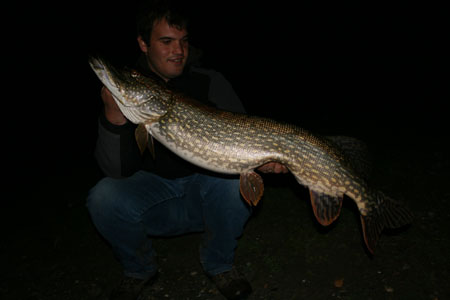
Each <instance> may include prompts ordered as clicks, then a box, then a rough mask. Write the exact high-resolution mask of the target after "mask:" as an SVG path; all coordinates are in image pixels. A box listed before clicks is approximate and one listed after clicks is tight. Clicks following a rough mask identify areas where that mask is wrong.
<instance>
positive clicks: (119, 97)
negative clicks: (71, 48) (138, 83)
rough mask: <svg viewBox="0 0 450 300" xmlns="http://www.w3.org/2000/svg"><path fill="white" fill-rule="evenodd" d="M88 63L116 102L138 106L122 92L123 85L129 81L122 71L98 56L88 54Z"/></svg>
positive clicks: (128, 105)
mask: <svg viewBox="0 0 450 300" xmlns="http://www.w3.org/2000/svg"><path fill="white" fill-rule="evenodd" d="M89 64H90V66H91V68H92V70H94V72H95V73H96V74H97V77H98V78H99V79H100V81H101V82H102V83H103V85H104V86H105V87H106V88H107V89H108V90H109V91H110V92H111V94H112V96H113V97H114V99H115V100H116V101H117V102H119V103H120V104H122V105H123V106H125V107H136V106H138V105H132V104H130V103H129V101H127V100H126V98H125V97H124V95H123V93H122V92H123V87H124V86H125V85H126V83H127V81H129V79H127V78H126V75H125V74H124V73H123V72H119V71H118V70H117V69H116V68H115V67H114V66H113V65H111V64H110V63H108V62H107V61H106V60H104V59H102V58H101V57H98V56H90V57H89Z"/></svg>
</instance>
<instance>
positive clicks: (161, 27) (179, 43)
mask: <svg viewBox="0 0 450 300" xmlns="http://www.w3.org/2000/svg"><path fill="white" fill-rule="evenodd" d="M138 43H139V47H140V48H141V50H142V51H143V52H144V53H145V56H146V57H147V61H148V63H149V66H150V69H151V70H152V71H153V72H155V73H156V74H157V75H159V76H160V77H161V78H162V79H164V80H165V81H168V80H169V79H172V78H175V77H177V76H180V75H181V73H183V69H184V66H185V64H186V60H187V57H188V54H189V42H188V33H187V30H186V29H181V30H179V29H177V28H176V27H171V26H169V24H168V23H167V21H166V20H165V19H162V20H161V21H158V22H155V24H153V30H152V33H151V36H150V44H149V45H147V44H146V43H145V42H144V41H143V40H142V38H141V37H138Z"/></svg>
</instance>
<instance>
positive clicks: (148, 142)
mask: <svg viewBox="0 0 450 300" xmlns="http://www.w3.org/2000/svg"><path fill="white" fill-rule="evenodd" d="M134 136H135V138H136V143H137V145H138V148H139V151H140V152H141V155H142V154H144V151H145V149H146V148H147V149H148V150H149V152H150V154H151V155H152V157H153V159H154V158H155V146H154V143H153V137H152V136H151V135H149V134H148V132H147V129H146V128H145V124H143V123H141V124H139V125H138V127H137V128H136V130H135V132H134Z"/></svg>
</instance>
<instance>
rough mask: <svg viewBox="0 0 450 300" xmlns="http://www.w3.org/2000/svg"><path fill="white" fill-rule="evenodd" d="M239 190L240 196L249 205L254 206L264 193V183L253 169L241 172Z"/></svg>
mask: <svg viewBox="0 0 450 300" xmlns="http://www.w3.org/2000/svg"><path fill="white" fill-rule="evenodd" d="M240 191H241V195H242V197H243V198H244V200H245V201H246V202H247V203H248V204H249V205H250V206H252V205H253V206H256V205H257V204H258V202H259V200H260V199H261V197H262V195H263V193H264V183H263V180H262V178H261V176H260V175H259V174H257V173H255V172H253V171H252V172H247V173H242V174H241V178H240Z"/></svg>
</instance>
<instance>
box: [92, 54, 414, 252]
mask: <svg viewBox="0 0 450 300" xmlns="http://www.w3.org/2000/svg"><path fill="white" fill-rule="evenodd" d="M89 63H90V65H91V67H92V69H93V70H94V72H95V73H96V74H97V76H98V78H99V79H100V80H101V81H102V83H103V84H104V85H105V86H106V87H107V88H108V89H109V90H110V91H111V93H112V95H113V97H114V99H115V101H116V102H117V104H118V106H119V108H120V110H121V111H122V112H123V114H124V115H125V116H126V118H127V119H128V120H130V121H131V122H133V123H135V124H139V126H138V129H137V130H136V133H137V134H136V137H137V141H138V144H140V148H141V149H145V148H144V147H145V144H147V140H146V137H148V134H147V132H148V133H149V134H150V135H151V137H153V138H155V139H157V140H158V141H159V142H161V143H162V144H163V145H165V146H166V147H167V148H169V149H170V150H171V151H173V152H175V153H176V154H177V155H179V156H180V157H182V158H183V159H185V160H187V161H189V162H191V163H193V164H195V165H198V166H200V167H202V168H205V169H208V170H211V171H215V172H220V173H227V174H240V191H241V194H242V196H243V198H244V199H245V201H247V202H248V203H249V204H250V205H256V204H257V203H258V201H259V199H260V198H261V196H262V194H263V190H264V187H263V182H262V178H261V177H260V175H258V174H257V173H256V172H254V169H255V168H257V167H259V166H261V165H263V164H266V163H268V162H278V163H281V164H283V165H285V166H286V167H287V168H288V169H289V171H290V172H291V173H292V174H293V175H294V176H295V178H296V179H297V181H298V182H299V183H300V184H302V185H304V186H307V187H308V188H309V191H310V196H311V203H312V208H313V210H314V214H315V216H316V218H317V220H318V221H319V223H321V224H322V225H329V224H331V223H332V222H333V221H334V220H335V219H336V218H337V217H338V216H339V214H340V211H341V207H342V200H343V197H344V195H347V196H348V197H349V198H351V199H352V200H353V201H354V202H355V203H356V205H357V207H358V209H359V212H360V215H361V222H362V228H363V235H364V240H365V243H366V245H367V248H368V249H369V251H370V252H372V253H373V249H374V247H375V245H376V243H377V240H378V239H379V237H380V234H381V232H382V230H383V229H384V228H398V227H401V226H403V225H406V224H409V223H410V222H411V220H412V215H411V213H410V212H409V211H408V210H407V209H406V208H404V207H403V206H402V205H400V204H399V203H398V202H396V201H394V200H393V199H391V198H389V197H387V196H385V195H384V194H383V193H382V192H380V191H378V190H375V189H372V188H371V187H369V186H368V184H367V183H366V181H365V180H364V179H363V177H362V176H360V175H359V174H358V172H356V171H355V168H353V167H352V162H351V158H350V157H346V156H345V153H343V152H342V151H341V149H339V147H337V146H336V144H334V143H333V142H331V141H330V140H328V139H325V138H322V137H320V136H316V135H313V134H311V133H310V132H308V131H306V130H304V129H302V128H299V127H297V126H294V125H289V124H283V123H279V122H276V121H274V120H271V119H266V118H259V117H252V116H248V115H244V114H236V113H230V112H226V111H221V110H217V109H215V108H211V107H208V106H205V105H203V104H200V103H199V102H197V101H195V100H192V99H189V98H187V97H185V96H183V95H181V94H178V93H175V92H172V91H170V90H169V89H167V88H166V87H164V86H162V85H161V84H159V83H157V82H156V81H154V80H153V79H151V78H148V77H145V76H143V75H142V74H140V73H139V72H137V71H135V70H132V69H123V70H118V69H116V68H114V67H113V66H112V65H110V64H109V63H108V62H106V61H105V60H103V59H100V58H90V61H89ZM143 128H145V130H143ZM143 132H144V133H145V134H142V133H143ZM142 145H144V146H142Z"/></svg>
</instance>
